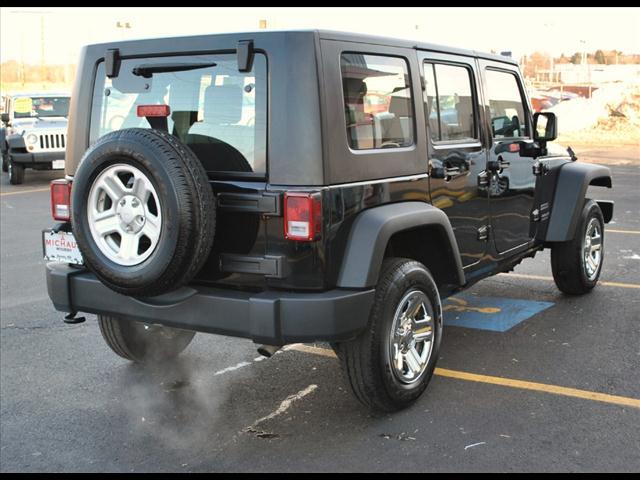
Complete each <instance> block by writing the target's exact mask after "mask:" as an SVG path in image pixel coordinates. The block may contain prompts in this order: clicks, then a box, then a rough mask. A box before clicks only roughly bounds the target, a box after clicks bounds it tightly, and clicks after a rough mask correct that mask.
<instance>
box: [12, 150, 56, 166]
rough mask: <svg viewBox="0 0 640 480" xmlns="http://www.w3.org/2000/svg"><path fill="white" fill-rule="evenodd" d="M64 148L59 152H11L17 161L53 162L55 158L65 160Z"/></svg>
mask: <svg viewBox="0 0 640 480" xmlns="http://www.w3.org/2000/svg"><path fill="white" fill-rule="evenodd" d="M63 159H64V150H60V151H59V152H36V153H25V152H11V160H13V161H14V162H15V163H51V162H53V161H54V160H63Z"/></svg>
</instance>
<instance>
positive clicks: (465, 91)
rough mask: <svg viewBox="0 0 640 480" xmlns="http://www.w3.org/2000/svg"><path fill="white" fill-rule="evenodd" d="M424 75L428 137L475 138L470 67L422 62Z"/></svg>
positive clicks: (444, 138)
mask: <svg viewBox="0 0 640 480" xmlns="http://www.w3.org/2000/svg"><path fill="white" fill-rule="evenodd" d="M424 79H425V86H426V88H425V92H424V102H425V112H426V115H427V121H428V125H429V130H430V132H431V134H430V135H431V140H433V141H434V142H452V141H453V142H456V141H461V140H473V139H475V138H477V135H476V121H475V118H476V116H475V113H474V100H473V84H472V82H471V71H470V70H469V69H468V68H466V67H463V66H458V65H448V64H432V63H425V65H424Z"/></svg>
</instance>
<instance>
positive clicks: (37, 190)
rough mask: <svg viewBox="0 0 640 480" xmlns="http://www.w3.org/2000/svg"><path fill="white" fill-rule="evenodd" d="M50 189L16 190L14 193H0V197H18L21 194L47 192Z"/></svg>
mask: <svg viewBox="0 0 640 480" xmlns="http://www.w3.org/2000/svg"><path fill="white" fill-rule="evenodd" d="M50 190H51V189H50V187H47V188H30V189H29V190H18V191H16V192H2V193H0V197H4V196H7V195H20V194H21V193H33V192H48V191H50Z"/></svg>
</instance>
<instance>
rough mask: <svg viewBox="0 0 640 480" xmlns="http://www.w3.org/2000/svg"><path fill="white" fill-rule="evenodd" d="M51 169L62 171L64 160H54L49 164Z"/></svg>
mask: <svg viewBox="0 0 640 480" xmlns="http://www.w3.org/2000/svg"><path fill="white" fill-rule="evenodd" d="M51 168H53V169H54V170H62V169H63V168H64V160H54V161H53V162H51Z"/></svg>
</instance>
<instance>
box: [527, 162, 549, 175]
mask: <svg viewBox="0 0 640 480" xmlns="http://www.w3.org/2000/svg"><path fill="white" fill-rule="evenodd" d="M531 170H532V171H533V174H534V175H544V174H545V173H547V172H548V171H549V167H548V165H546V164H544V163H542V162H536V163H534V164H533V165H532V166H531Z"/></svg>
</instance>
